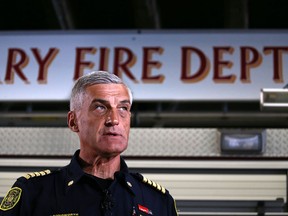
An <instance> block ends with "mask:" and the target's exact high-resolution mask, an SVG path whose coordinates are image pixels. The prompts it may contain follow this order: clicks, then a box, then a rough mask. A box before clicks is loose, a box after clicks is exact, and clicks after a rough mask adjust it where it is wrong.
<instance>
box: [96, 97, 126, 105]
mask: <svg viewBox="0 0 288 216" xmlns="http://www.w3.org/2000/svg"><path fill="white" fill-rule="evenodd" d="M96 102H98V103H102V104H105V103H109V101H108V100H104V99H101V98H95V99H93V100H92V102H91V104H93V103H96ZM120 103H121V104H124V103H125V104H126V103H128V104H130V100H128V99H127V100H122V101H120Z"/></svg>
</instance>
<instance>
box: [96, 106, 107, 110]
mask: <svg viewBox="0 0 288 216" xmlns="http://www.w3.org/2000/svg"><path fill="white" fill-rule="evenodd" d="M95 109H96V110H105V109H106V107H105V106H101V105H97V106H95Z"/></svg>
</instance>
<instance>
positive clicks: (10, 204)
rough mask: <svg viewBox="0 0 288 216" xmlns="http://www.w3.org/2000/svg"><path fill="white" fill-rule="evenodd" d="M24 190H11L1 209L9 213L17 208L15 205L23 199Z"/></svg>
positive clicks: (15, 188) (0, 206)
mask: <svg viewBox="0 0 288 216" xmlns="http://www.w3.org/2000/svg"><path fill="white" fill-rule="evenodd" d="M21 193H22V189H21V188H18V187H13V188H11V189H10V190H9V191H8V193H7V195H6V196H5V197H4V199H3V200H2V202H1V205H0V209H1V210H3V211H7V210H9V209H12V208H14V207H15V205H16V204H17V203H18V202H19V200H20V197H21Z"/></svg>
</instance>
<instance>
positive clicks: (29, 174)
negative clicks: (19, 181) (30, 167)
mask: <svg viewBox="0 0 288 216" xmlns="http://www.w3.org/2000/svg"><path fill="white" fill-rule="evenodd" d="M50 173H51V171H50V170H43V171H40V172H32V173H28V174H26V175H25V176H24V177H25V178H26V179H30V178H34V177H38V176H45V175H48V174H50Z"/></svg>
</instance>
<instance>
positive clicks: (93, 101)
mask: <svg viewBox="0 0 288 216" xmlns="http://www.w3.org/2000/svg"><path fill="white" fill-rule="evenodd" d="M96 102H99V103H103V104H104V103H108V101H107V100H104V99H101V98H95V99H93V100H92V101H91V104H93V103H96Z"/></svg>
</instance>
